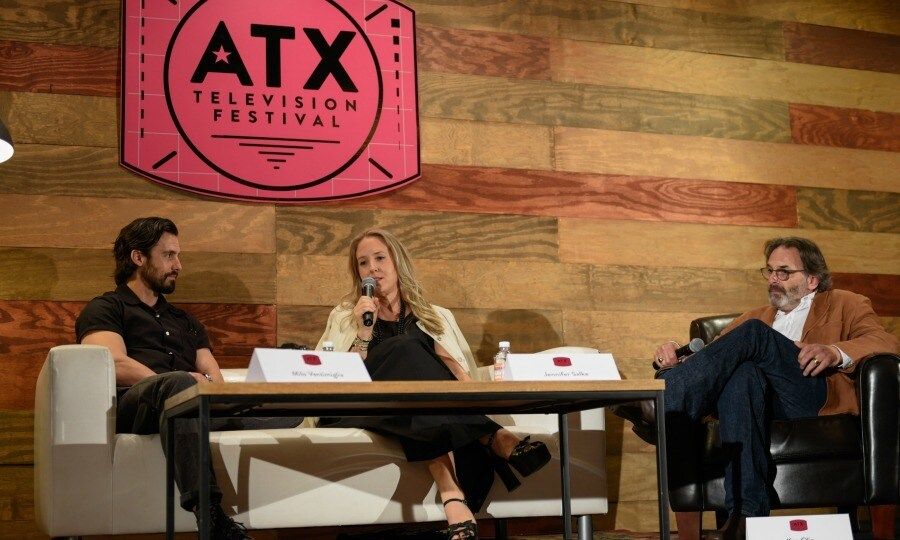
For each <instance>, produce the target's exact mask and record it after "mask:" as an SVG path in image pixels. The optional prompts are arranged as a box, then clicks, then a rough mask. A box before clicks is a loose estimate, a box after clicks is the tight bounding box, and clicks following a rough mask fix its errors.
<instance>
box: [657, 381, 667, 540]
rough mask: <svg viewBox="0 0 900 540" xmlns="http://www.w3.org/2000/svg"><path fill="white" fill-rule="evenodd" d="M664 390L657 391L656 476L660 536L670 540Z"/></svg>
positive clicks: (664, 539)
mask: <svg viewBox="0 0 900 540" xmlns="http://www.w3.org/2000/svg"><path fill="white" fill-rule="evenodd" d="M665 410H666V408H665V399H664V396H663V392H662V391H659V392H657V393H656V478H657V485H658V486H659V538H660V540H669V471H668V469H667V464H666V414H665Z"/></svg>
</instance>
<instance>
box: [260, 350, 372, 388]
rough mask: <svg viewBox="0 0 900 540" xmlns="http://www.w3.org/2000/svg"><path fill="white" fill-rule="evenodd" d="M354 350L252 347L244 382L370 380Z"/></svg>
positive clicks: (361, 360) (360, 358)
mask: <svg viewBox="0 0 900 540" xmlns="http://www.w3.org/2000/svg"><path fill="white" fill-rule="evenodd" d="M371 380H372V378H371V377H369V372H368V371H367V370H366V366H365V365H364V364H363V359H362V357H361V356H359V354H357V353H351V352H333V351H301V350H296V349H254V350H253V356H252V357H251V358H250V367H249V368H247V378H246V381H247V382H371Z"/></svg>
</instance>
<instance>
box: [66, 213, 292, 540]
mask: <svg viewBox="0 0 900 540" xmlns="http://www.w3.org/2000/svg"><path fill="white" fill-rule="evenodd" d="M180 253H181V248H180V246H179V244H178V229H177V228H176V227H175V224H174V223H172V221H170V220H168V219H165V218H159V217H148V218H139V219H136V220H134V221H132V222H131V223H129V224H128V225H126V226H125V227H124V228H123V229H122V230H121V231H120V232H119V236H118V238H116V241H115V244H114V246H113V255H114V257H115V260H116V270H115V273H114V278H115V282H116V290H115V291H111V292H107V293H105V294H103V295H102V296H98V297H96V298H94V299H93V300H91V301H90V302H89V303H88V305H87V306H85V308H84V310H83V311H82V312H81V314H80V315H79V316H78V320H77V321H76V322H75V333H76V337H77V341H78V342H79V343H83V344H86V345H102V346H104V347H107V348H108V349H109V351H110V354H111V355H112V358H113V361H114V364H115V370H116V386H117V390H118V391H117V394H118V399H117V402H116V433H136V434H142V435H143V434H150V433H160V432H161V431H162V432H163V433H165V430H161V429H160V428H161V427H162V426H161V425H160V420H161V416H162V413H163V411H164V404H165V401H166V399H168V398H169V397H171V396H173V395H175V394H177V393H179V392H181V391H182V390H184V389H186V388H189V387H190V386H193V385H195V384H198V383H199V384H205V383H207V382H224V381H223V379H222V373H221V371H219V365H218V363H217V362H216V359H215V357H214V356H213V354H212V350H211V347H210V343H209V338H208V337H207V335H206V329H205V328H204V327H203V325H202V324H201V323H200V322H199V321H198V320H197V319H196V318H194V317H193V316H192V315H190V314H189V313H187V312H185V311H183V310H181V309H179V308H176V307H174V306H172V305H171V304H169V303H168V302H167V301H166V298H165V296H163V295H165V294H170V293H172V292H174V291H175V282H176V280H177V279H178V275H179V273H180V272H181V268H182V267H181V260H180V259H179V255H180ZM299 423H300V420H299V419H296V418H280V419H253V418H246V419H232V420H228V419H213V421H212V422H211V424H210V428H211V429H213V430H220V431H221V430H226V429H256V428H261V427H269V428H278V427H294V426H296V425H298V424H299ZM198 429H199V428H198V425H197V421H196V420H185V421H180V422H176V425H175V456H174V460H175V480H176V483H177V484H178V488H179V490H180V491H181V506H182V507H183V508H184V509H185V510H188V511H193V512H195V513H197V514H198V517H199V512H198V509H197V503H198V499H199V495H198V491H197V479H198V477H199V474H198V471H197V463H198V452H197V443H196V433H197V430H198ZM161 439H163V445H162V446H163V450H165V448H166V444H165V440H164V439H165V435H163V436H162V437H161ZM210 481H211V484H210V492H211V494H212V502H211V508H209V509H208V510H209V512H210V514H211V516H212V521H211V528H210V530H211V533H212V538H216V539H224V540H231V539H238V540H243V539H246V538H250V537H249V536H247V535H246V532H245V529H244V528H243V526H241V525H240V524H238V523H235V522H234V521H233V520H232V519H231V518H229V517H228V516H226V515H225V513H224V512H223V510H222V507H221V504H220V502H221V499H222V492H221V490H219V488H218V486H217V485H216V480H215V476H214V475H212V474H210Z"/></svg>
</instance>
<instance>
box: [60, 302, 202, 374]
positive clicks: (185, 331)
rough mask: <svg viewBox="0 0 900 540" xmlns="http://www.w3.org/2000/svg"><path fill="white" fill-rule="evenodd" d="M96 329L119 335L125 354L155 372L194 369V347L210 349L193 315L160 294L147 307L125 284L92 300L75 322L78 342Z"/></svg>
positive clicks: (195, 353) (200, 325)
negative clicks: (153, 303)
mask: <svg viewBox="0 0 900 540" xmlns="http://www.w3.org/2000/svg"><path fill="white" fill-rule="evenodd" d="M98 330H106V331H109V332H115V333H117V334H119V335H120V336H122V339H123V340H124V341H125V348H126V350H127V353H128V356H129V357H131V358H133V359H135V360H137V361H138V362H140V363H142V364H144V365H145V366H147V367H148V368H150V369H152V370H153V371H154V372H155V373H168V372H170V371H197V367H196V365H197V350H198V349H203V348H210V345H209V337H207V335H206V329H205V328H203V325H202V324H200V321H198V320H197V319H196V318H195V317H194V316H193V315H190V314H189V313H187V312H185V311H184V310H181V309H178V308H177V307H175V306H173V305H172V304H170V303H168V302H167V301H166V299H165V298H164V297H163V296H162V295H160V296H159V299H158V300H157V302H156V306H154V307H150V306H148V305H147V304H145V303H143V302H141V300H140V298H138V297H137V295H136V294H134V291H132V290H131V289H129V288H128V286H126V285H122V286H120V287H118V288H116V290H115V291H110V292H107V293H104V294H103V295H102V296H98V297H96V298H94V299H93V300H91V301H90V302H89V303H88V305H87V306H85V308H84V310H82V312H81V315H79V316H78V319H77V320H76V321H75V336H76V338H77V341H78V343H81V340H83V339H84V337H85V336H86V335H87V334H89V333H91V332H95V331H98Z"/></svg>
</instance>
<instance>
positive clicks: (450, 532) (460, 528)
mask: <svg viewBox="0 0 900 540" xmlns="http://www.w3.org/2000/svg"><path fill="white" fill-rule="evenodd" d="M452 502H459V503H463V504H464V505H466V507H468V506H469V503H468V502H467V501H466V500H465V499H456V498H453V499H447V500H446V501H444V506H447V505H448V504H450V503H452ZM444 533H446V535H447V540H467V539H469V538H476V539H477V538H478V524H477V523H475V521H473V520H471V519H469V520H466V521H463V522H460V523H453V524H451V525H449V526H448V527H447V528H446V529H445V530H444Z"/></svg>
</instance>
